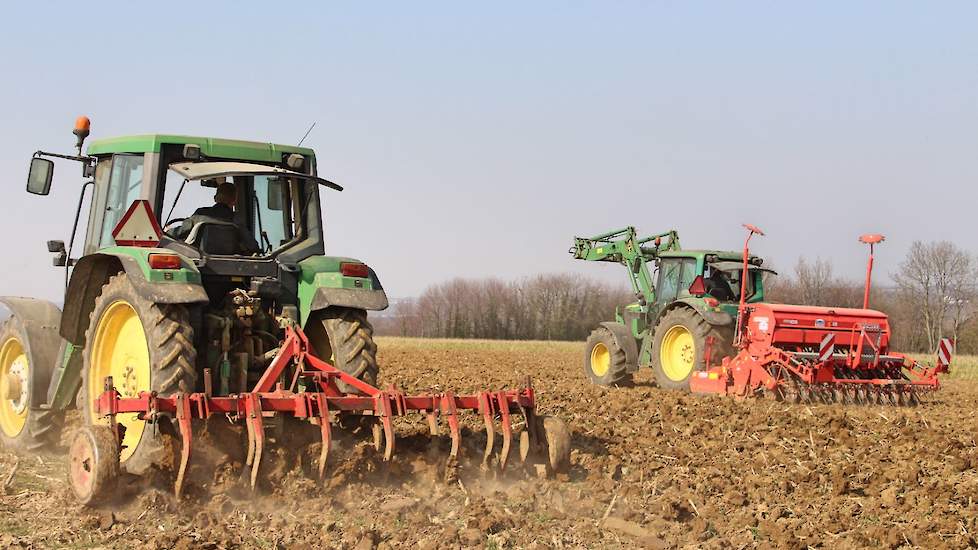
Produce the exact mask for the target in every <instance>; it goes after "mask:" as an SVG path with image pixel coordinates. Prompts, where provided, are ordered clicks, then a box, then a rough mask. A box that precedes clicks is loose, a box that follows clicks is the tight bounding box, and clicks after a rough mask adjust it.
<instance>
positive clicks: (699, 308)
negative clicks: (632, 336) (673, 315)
mask: <svg viewBox="0 0 978 550" xmlns="http://www.w3.org/2000/svg"><path fill="white" fill-rule="evenodd" d="M677 307H688V308H690V309H692V310H693V311H695V312H696V313H698V314H699V315H700V316H701V317H703V319H704V320H705V321H706V322H707V323H710V324H711V325H713V326H716V327H722V326H726V325H732V324H733V322H734V317H733V315H730V314H729V313H727V312H725V311H713V310H710V309H706V308H705V307H704V305H703V302H702V300H701V299H699V298H695V297H688V298H680V299H678V300H676V301H675V302H673V303H671V304H669V305H668V307H665V308H663V309H662V311H660V312H659V314H658V315H657V316H656V320H655V322H656V324H658V323H659V319H662V317H663V316H664V315H665V314H666V313H668V312H669V311H671V310H673V309H675V308H677Z"/></svg>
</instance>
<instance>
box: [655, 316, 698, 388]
mask: <svg viewBox="0 0 978 550" xmlns="http://www.w3.org/2000/svg"><path fill="white" fill-rule="evenodd" d="M659 361H660V362H661V363H662V372H663V373H664V374H665V375H666V376H667V377H668V378H669V379H670V380H672V381H673V382H682V381H683V380H686V379H687V378H689V375H690V373H692V372H693V365H695V364H696V342H695V341H694V339H693V334H692V333H691V332H690V331H689V329H687V328H686V327H684V326H682V325H676V326H674V327H672V328H670V329H669V330H668V331H666V335H665V336H663V337H662V344H661V345H660V348H659Z"/></svg>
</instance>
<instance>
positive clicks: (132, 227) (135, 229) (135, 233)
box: [112, 199, 163, 248]
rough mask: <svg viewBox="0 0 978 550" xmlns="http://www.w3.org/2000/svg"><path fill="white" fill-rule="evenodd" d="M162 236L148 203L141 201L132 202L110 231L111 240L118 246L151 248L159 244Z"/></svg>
mask: <svg viewBox="0 0 978 550" xmlns="http://www.w3.org/2000/svg"><path fill="white" fill-rule="evenodd" d="M162 236H163V230H162V229H161V228H160V224H159V223H158V222H157V221H156V216H155V215H153V209H152V208H151V207H150V205H149V201H147V200H142V199H140V200H134V201H132V204H131V205H130V206H129V210H126V213H125V214H124V215H123V216H122V219H121V220H119V223H118V224H116V226H115V229H113V230H112V238H113V239H115V244H117V245H119V246H142V247H149V248H152V247H155V246H156V245H157V244H159V243H160V237H162Z"/></svg>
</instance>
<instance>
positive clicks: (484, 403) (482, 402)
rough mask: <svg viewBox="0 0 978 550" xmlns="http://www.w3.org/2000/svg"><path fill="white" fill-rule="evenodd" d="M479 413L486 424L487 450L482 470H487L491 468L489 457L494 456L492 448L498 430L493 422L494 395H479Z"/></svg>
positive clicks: (481, 393)
mask: <svg viewBox="0 0 978 550" xmlns="http://www.w3.org/2000/svg"><path fill="white" fill-rule="evenodd" d="M479 412H481V413H482V419H483V420H484V421H485V424H486V450H485V452H483V453H482V468H483V469H485V468H488V466H489V457H491V456H492V447H493V445H494V444H495V442H496V430H495V428H494V427H493V422H492V417H493V411H492V394H490V393H489V392H480V393H479Z"/></svg>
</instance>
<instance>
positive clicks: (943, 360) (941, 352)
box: [937, 338, 954, 368]
mask: <svg viewBox="0 0 978 550" xmlns="http://www.w3.org/2000/svg"><path fill="white" fill-rule="evenodd" d="M953 354H954V343H953V342H951V339H950V338H941V343H940V344H938V345H937V364H938V366H940V367H943V368H947V367H949V366H950V365H951V356H952V355H953Z"/></svg>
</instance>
